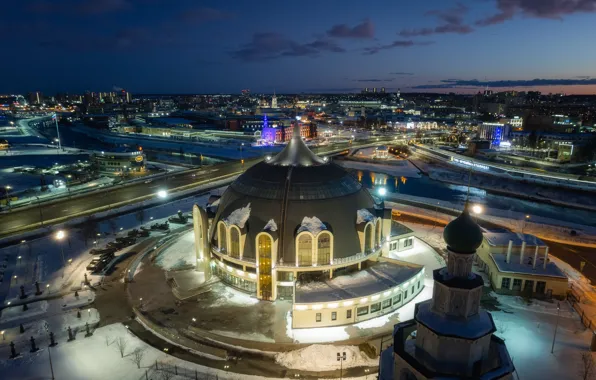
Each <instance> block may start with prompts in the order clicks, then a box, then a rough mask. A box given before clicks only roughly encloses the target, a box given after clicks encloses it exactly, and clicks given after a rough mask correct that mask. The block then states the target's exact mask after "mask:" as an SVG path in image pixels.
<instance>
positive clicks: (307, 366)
mask: <svg viewBox="0 0 596 380" xmlns="http://www.w3.org/2000/svg"><path fill="white" fill-rule="evenodd" d="M338 353H340V354H341V355H342V356H343V354H344V353H345V355H346V360H344V361H343V362H341V363H340V362H339V361H338V360H337V354H338ZM275 361H276V362H277V363H278V364H281V365H283V366H285V367H288V368H292V369H299V370H303V371H328V370H335V369H339V368H340V366H343V368H352V367H375V366H377V365H379V360H378V359H376V358H375V359H371V358H369V357H367V356H366V354H364V353H363V352H361V351H360V349H359V348H358V347H356V346H333V345H312V346H308V347H304V348H301V349H299V350H295V351H289V352H281V353H279V354H277V355H276V356H275Z"/></svg>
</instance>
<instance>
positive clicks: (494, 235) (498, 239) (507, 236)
mask: <svg viewBox="0 0 596 380" xmlns="http://www.w3.org/2000/svg"><path fill="white" fill-rule="evenodd" d="M484 238H485V239H486V240H487V241H488V243H489V244H490V245H492V246H495V245H509V240H512V241H513V246H514V247H517V246H521V245H522V243H523V242H524V241H525V242H526V245H528V246H541V247H545V246H546V244H545V243H544V242H543V241H542V240H540V239H538V238H537V237H536V236H534V235H530V234H522V233H518V232H511V231H508V230H505V229H494V230H486V231H485V232H484Z"/></svg>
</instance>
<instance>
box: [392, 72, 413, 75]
mask: <svg viewBox="0 0 596 380" xmlns="http://www.w3.org/2000/svg"><path fill="white" fill-rule="evenodd" d="M389 74H390V75H414V73H406V72H403V71H396V72H393V73H389Z"/></svg>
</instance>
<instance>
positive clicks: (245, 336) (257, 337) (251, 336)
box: [211, 330, 275, 343]
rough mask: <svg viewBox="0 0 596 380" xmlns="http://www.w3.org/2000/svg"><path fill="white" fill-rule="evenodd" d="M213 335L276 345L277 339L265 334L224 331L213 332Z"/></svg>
mask: <svg viewBox="0 0 596 380" xmlns="http://www.w3.org/2000/svg"><path fill="white" fill-rule="evenodd" d="M211 333H213V334H217V335H221V336H226V337H228V338H235V339H242V340H250V341H257V342H267V343H275V339H271V338H269V337H267V336H265V335H263V334H259V333H255V332H251V333H239V332H235V331H223V330H211Z"/></svg>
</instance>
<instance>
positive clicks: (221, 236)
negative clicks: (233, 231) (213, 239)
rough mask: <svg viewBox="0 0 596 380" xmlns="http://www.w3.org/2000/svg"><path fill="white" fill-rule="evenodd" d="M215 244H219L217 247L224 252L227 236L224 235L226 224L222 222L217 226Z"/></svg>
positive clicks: (226, 246)
mask: <svg viewBox="0 0 596 380" xmlns="http://www.w3.org/2000/svg"><path fill="white" fill-rule="evenodd" d="M217 230H218V233H217V244H218V245H219V249H220V251H222V252H225V251H226V250H227V248H228V245H227V244H226V243H227V237H226V225H225V224H224V223H219V227H218V228H217Z"/></svg>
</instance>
